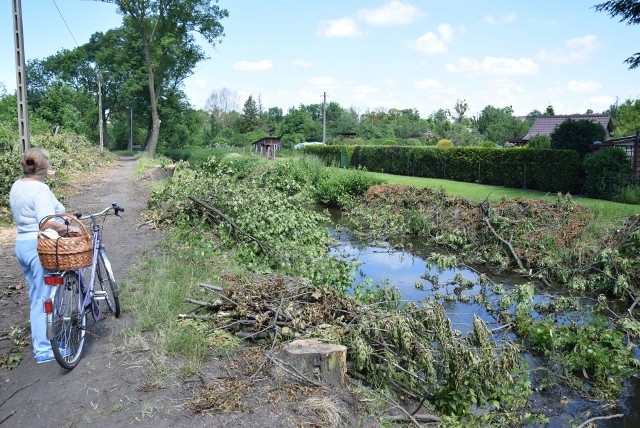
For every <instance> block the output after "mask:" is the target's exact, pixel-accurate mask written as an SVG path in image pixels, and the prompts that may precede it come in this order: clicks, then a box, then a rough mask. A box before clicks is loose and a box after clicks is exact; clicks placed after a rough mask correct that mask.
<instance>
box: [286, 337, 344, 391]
mask: <svg viewBox="0 0 640 428" xmlns="http://www.w3.org/2000/svg"><path fill="white" fill-rule="evenodd" d="M282 360H283V362H284V363H287V364H289V365H290V366H291V367H293V368H294V369H295V371H297V372H298V374H300V375H302V376H304V377H306V378H308V379H310V380H312V381H314V382H317V383H320V384H322V385H323V386H326V387H330V388H338V387H342V386H344V385H346V376H347V347H346V346H343V345H336V344H332V343H325V342H322V341H320V340H317V339H299V340H294V341H293V342H290V343H288V344H287V345H285V347H284V349H283V352H282Z"/></svg>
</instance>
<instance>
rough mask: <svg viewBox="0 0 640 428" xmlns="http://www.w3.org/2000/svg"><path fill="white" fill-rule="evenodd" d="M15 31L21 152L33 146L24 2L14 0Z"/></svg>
mask: <svg viewBox="0 0 640 428" xmlns="http://www.w3.org/2000/svg"><path fill="white" fill-rule="evenodd" d="M11 5H12V7H13V31H14V37H13V40H14V45H15V52H16V95H17V98H18V129H19V131H20V153H22V154H24V152H26V151H27V150H29V149H30V148H31V136H30V131H29V110H28V105H27V77H26V71H25V70H26V66H25V60H24V36H23V34H22V3H21V2H20V0H12V1H11Z"/></svg>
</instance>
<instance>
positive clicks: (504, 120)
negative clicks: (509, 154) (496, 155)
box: [476, 105, 527, 145]
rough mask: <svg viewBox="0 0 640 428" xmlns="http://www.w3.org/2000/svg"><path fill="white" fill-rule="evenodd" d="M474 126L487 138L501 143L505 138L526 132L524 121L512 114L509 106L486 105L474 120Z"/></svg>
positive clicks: (505, 140) (519, 135)
mask: <svg viewBox="0 0 640 428" xmlns="http://www.w3.org/2000/svg"><path fill="white" fill-rule="evenodd" d="M476 127H477V129H478V132H480V133H481V134H482V135H484V137H485V138H486V139H487V140H490V141H495V142H496V143H498V144H500V145H503V144H505V143H506V142H507V140H509V139H511V138H515V137H522V136H523V135H524V134H526V133H527V125H526V123H524V122H522V121H520V120H518V119H517V118H516V117H515V116H514V115H513V109H512V108H511V107H504V108H497V107H494V106H491V105H488V106H486V107H485V108H484V109H483V110H482V112H480V115H479V116H478V119H477V121H476Z"/></svg>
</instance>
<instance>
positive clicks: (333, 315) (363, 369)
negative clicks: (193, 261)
mask: <svg viewBox="0 0 640 428" xmlns="http://www.w3.org/2000/svg"><path fill="white" fill-rule="evenodd" d="M200 287H201V290H202V291H203V293H202V295H204V294H205V292H209V294H210V298H209V299H202V298H201V299H188V301H189V302H191V303H193V304H195V305H196V308H195V309H194V311H192V312H191V313H189V314H183V315H181V316H182V317H188V318H197V319H201V320H207V321H210V322H211V323H212V328H211V330H212V331H213V330H218V329H225V330H226V331H228V332H231V333H233V334H235V335H236V336H238V337H241V338H243V339H250V340H256V339H260V338H265V339H270V341H271V343H272V346H271V349H273V348H274V345H275V343H276V342H277V341H278V340H280V341H288V340H291V339H293V338H299V337H319V338H321V339H324V340H326V341H329V342H332V343H336V344H342V345H346V346H347V348H348V351H347V358H348V360H349V364H350V367H351V368H350V373H351V374H352V375H353V376H356V377H359V378H362V379H366V381H367V382H368V383H369V384H371V385H373V386H375V387H379V388H383V389H392V390H394V391H396V392H400V393H401V394H402V395H403V396H405V397H411V398H413V399H416V400H421V399H422V400H423V402H424V399H426V398H428V399H429V402H430V403H431V404H432V405H433V406H434V407H435V408H436V409H441V410H443V411H447V412H450V411H454V412H455V411H458V412H460V411H463V409H464V406H458V407H457V408H456V406H451V407H449V406H450V405H451V404H452V403H453V402H454V401H456V400H460V401H463V402H467V403H471V402H473V403H476V405H477V406H478V407H482V406H483V405H484V404H486V403H488V402H489V400H492V399H494V398H495V397H496V393H497V391H498V390H499V389H503V390H504V388H507V390H509V388H510V387H511V386H513V385H514V384H515V383H517V382H520V381H521V378H519V377H518V376H514V372H515V371H517V369H518V366H519V360H520V355H519V350H518V348H517V347H516V346H514V345H512V344H510V343H508V342H506V341H505V342H503V343H502V345H497V344H496V342H495V341H494V340H493V335H492V333H491V331H490V330H489V329H488V328H487V327H486V325H485V324H484V322H483V321H482V320H480V319H479V318H476V319H475V321H474V323H473V330H472V332H471V333H470V334H469V335H468V337H462V336H461V335H460V334H459V332H456V331H454V330H453V329H452V328H451V325H450V322H449V320H448V319H447V317H446V314H445V310H444V307H443V306H442V305H441V304H439V303H437V302H435V301H430V300H426V301H424V302H422V303H421V305H420V306H418V305H417V304H415V303H406V302H402V300H401V295H400V292H399V290H398V289H396V288H383V289H381V290H379V291H378V292H377V293H372V298H371V300H370V301H369V302H368V303H361V302H358V301H356V300H354V299H352V298H349V297H345V296H341V295H340V294H339V293H338V292H336V291H335V290H334V289H333V288H331V287H324V288H316V287H313V286H312V285H310V284H309V282H308V281H305V280H301V279H299V278H290V277H284V276H277V275H256V276H255V277H254V278H253V279H252V280H250V281H246V280H243V279H241V278H237V277H234V276H229V275H227V276H224V277H223V283H222V284H220V285H210V284H200ZM373 294H375V296H373ZM516 389H517V388H516ZM452 394H454V396H455V398H452ZM469 405H470V404H469ZM456 409H457V410H456Z"/></svg>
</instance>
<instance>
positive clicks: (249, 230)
mask: <svg viewBox="0 0 640 428" xmlns="http://www.w3.org/2000/svg"><path fill="white" fill-rule="evenodd" d="M245 166H246V165H245V164H243V163H236V162H226V161H222V160H217V159H215V158H210V160H209V161H208V162H206V163H205V164H204V165H203V166H202V169H200V170H197V171H196V170H191V169H187V168H184V167H180V168H176V171H175V173H174V177H173V178H172V180H171V181H170V183H169V185H168V186H167V187H166V188H165V189H163V190H162V191H159V192H156V193H154V195H153V196H152V205H153V206H154V207H159V206H164V207H165V209H168V210H169V211H171V212H173V213H174V215H173V217H172V220H171V221H172V224H177V225H179V226H182V227H184V228H193V227H197V228H198V230H201V231H202V233H213V234H214V235H215V236H217V237H218V239H220V241H221V242H222V243H223V245H225V246H228V247H234V248H236V249H237V252H238V257H239V258H240V259H241V260H242V261H243V262H244V263H245V264H246V266H247V268H248V269H251V270H254V271H270V270H272V269H281V270H282V271H283V272H286V273H288V274H291V275H295V276H301V277H304V278H308V279H310V280H311V281H312V283H314V284H316V285H327V286H333V287H335V288H336V289H338V290H340V291H342V292H344V291H345V290H346V288H347V287H348V286H349V285H350V283H351V270H352V268H351V266H350V265H349V264H348V263H347V262H346V261H344V260H340V259H338V258H337V257H335V256H330V255H329V254H328V253H327V248H328V247H329V246H330V245H331V244H332V238H331V236H330V235H329V233H328V232H327V230H326V228H325V227H324V225H325V224H326V223H327V221H328V219H327V217H326V215H325V214H323V213H320V212H315V211H309V210H308V209H306V208H305V207H304V206H302V205H300V204H297V203H295V199H292V198H291V196H290V195H289V194H287V193H284V192H282V191H279V190H277V186H274V187H265V185H264V183H267V182H270V181H271V180H269V179H265V178H261V177H260V176H259V175H258V174H257V173H256V175H257V176H256V177H253V176H251V177H246V178H245V179H244V180H242V179H238V177H240V176H241V175H243V174H242V173H241V170H240V169H235V168H236V167H238V168H244V167H245ZM264 174H268V169H267V170H265V172H264ZM189 197H191V198H195V199H197V200H200V201H202V202H204V203H206V204H208V205H210V206H213V207H215V209H216V210H217V211H216V212H214V211H211V210H206V209H203V206H202V205H199V204H197V203H195V202H194V201H193V200H192V199H189ZM220 213H222V214H223V216H221V215H220Z"/></svg>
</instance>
